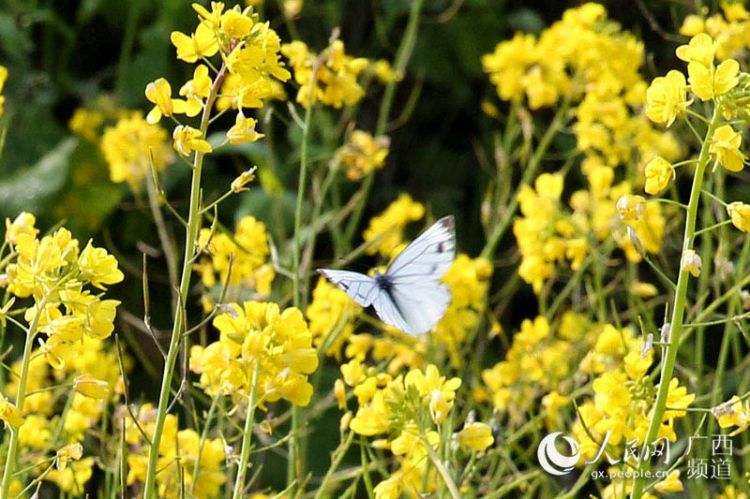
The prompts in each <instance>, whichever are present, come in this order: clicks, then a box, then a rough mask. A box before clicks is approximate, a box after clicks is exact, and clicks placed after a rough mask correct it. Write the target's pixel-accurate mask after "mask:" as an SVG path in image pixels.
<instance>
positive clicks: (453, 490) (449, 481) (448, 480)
mask: <svg viewBox="0 0 750 499" xmlns="http://www.w3.org/2000/svg"><path fill="white" fill-rule="evenodd" d="M422 440H423V443H424V446H425V448H426V449H427V453H428V454H429V456H430V460H431V461H432V464H434V465H435V468H436V469H437V471H438V473H440V476H441V477H442V479H443V482H444V483H445V486H446V487H448V492H450V495H451V497H452V498H453V499H461V493H460V492H459V491H458V487H457V486H456V482H455V481H453V477H452V476H451V474H450V473H449V472H448V469H447V468H446V467H445V465H444V464H443V462H442V460H441V459H440V456H438V455H437V452H435V449H433V448H432V445H431V444H430V442H429V440H427V437H425V436H424V435H423V436H422Z"/></svg>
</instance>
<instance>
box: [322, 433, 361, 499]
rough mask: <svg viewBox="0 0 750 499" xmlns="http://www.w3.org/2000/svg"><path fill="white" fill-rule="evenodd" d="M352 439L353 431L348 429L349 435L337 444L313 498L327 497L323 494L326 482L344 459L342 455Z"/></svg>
mask: <svg viewBox="0 0 750 499" xmlns="http://www.w3.org/2000/svg"><path fill="white" fill-rule="evenodd" d="M353 440H354V432H353V431H350V432H349V436H348V437H347V438H346V440H345V441H344V442H341V444H340V445H339V448H338V449H336V450H335V451H334V453H333V457H332V460H331V466H330V467H329V468H328V471H327V472H326V475H325V476H324V477H323V481H322V482H320V487H318V491H317V492H316V493H315V498H314V499H319V498H321V497H327V496H326V495H325V494H326V487H327V486H328V482H329V481H330V479H331V477H332V476H333V473H334V472H335V471H336V470H337V469H338V467H339V465H340V464H341V461H342V460H343V459H344V456H345V455H346V452H347V451H348V450H349V447H350V446H351V445H352V441H353Z"/></svg>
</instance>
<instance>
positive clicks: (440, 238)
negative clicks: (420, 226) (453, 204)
mask: <svg viewBox="0 0 750 499" xmlns="http://www.w3.org/2000/svg"><path fill="white" fill-rule="evenodd" d="M455 255H456V232H455V222H454V219H453V217H452V216H447V217H443V218H441V219H440V220H438V221H437V222H435V223H434V224H433V225H432V226H431V227H430V228H429V229H427V230H426V231H425V232H424V233H423V234H422V235H420V236H419V237H418V238H417V239H415V240H414V241H413V242H412V243H411V244H410V245H409V246H407V247H406V249H404V250H403V251H402V252H401V253H400V254H399V255H398V256H397V257H396V259H395V260H394V261H393V263H391V265H390V266H389V267H388V270H387V271H386V274H385V278H386V279H387V281H388V282H389V283H390V289H389V293H388V298H390V300H391V301H392V302H393V308H394V309H395V311H396V312H397V313H398V315H399V316H400V317H401V318H402V319H403V322H404V323H405V325H406V327H403V326H401V327H399V329H402V330H403V331H405V332H407V333H409V334H422V333H426V332H427V331H429V330H430V329H432V328H433V327H434V326H435V324H437V323H438V321H440V319H441V318H442V317H443V315H444V314H445V310H446V309H447V308H448V305H449V304H450V301H451V294H450V291H449V289H448V287H447V286H446V285H445V284H443V283H441V282H440V278H441V277H443V275H445V273H446V272H447V271H448V269H449V268H450V266H451V264H452V263H453V259H454V258H455Z"/></svg>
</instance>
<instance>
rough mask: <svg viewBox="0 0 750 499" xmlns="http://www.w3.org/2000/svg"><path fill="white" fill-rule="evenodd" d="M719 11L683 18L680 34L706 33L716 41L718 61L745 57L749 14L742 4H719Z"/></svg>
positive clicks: (747, 44)
mask: <svg viewBox="0 0 750 499" xmlns="http://www.w3.org/2000/svg"><path fill="white" fill-rule="evenodd" d="M720 4H721V11H720V12H716V13H714V14H712V15H710V16H706V15H705V14H701V15H699V14H691V15H689V16H687V17H685V19H684V21H683V22H682V26H681V27H680V34H681V35H685V36H690V37H692V36H696V35H699V34H701V33H707V34H708V35H710V36H711V37H712V38H713V39H714V40H716V56H717V57H718V58H719V59H720V60H724V59H729V58H738V57H741V56H746V55H747V54H746V52H747V49H748V48H750V40H748V37H747V33H748V30H750V13H748V11H747V9H745V5H744V3H742V2H728V1H723V2H720Z"/></svg>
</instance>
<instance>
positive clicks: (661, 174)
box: [644, 156, 675, 194]
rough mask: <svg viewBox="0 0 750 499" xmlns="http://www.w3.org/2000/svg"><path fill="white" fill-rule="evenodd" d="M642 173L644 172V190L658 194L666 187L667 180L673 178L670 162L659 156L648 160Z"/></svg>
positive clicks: (673, 172)
mask: <svg viewBox="0 0 750 499" xmlns="http://www.w3.org/2000/svg"><path fill="white" fill-rule="evenodd" d="M644 173H645V174H646V187H645V190H646V192H647V193H648V194H658V193H659V192H661V191H663V190H664V189H666V188H667V186H668V185H669V182H671V181H672V180H673V179H674V178H675V171H674V167H673V166H672V164H671V163H670V162H669V161H667V160H666V159H664V158H662V157H660V156H657V157H655V158H654V159H652V160H651V161H649V162H648V164H647V165H646V169H645V171H644Z"/></svg>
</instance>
